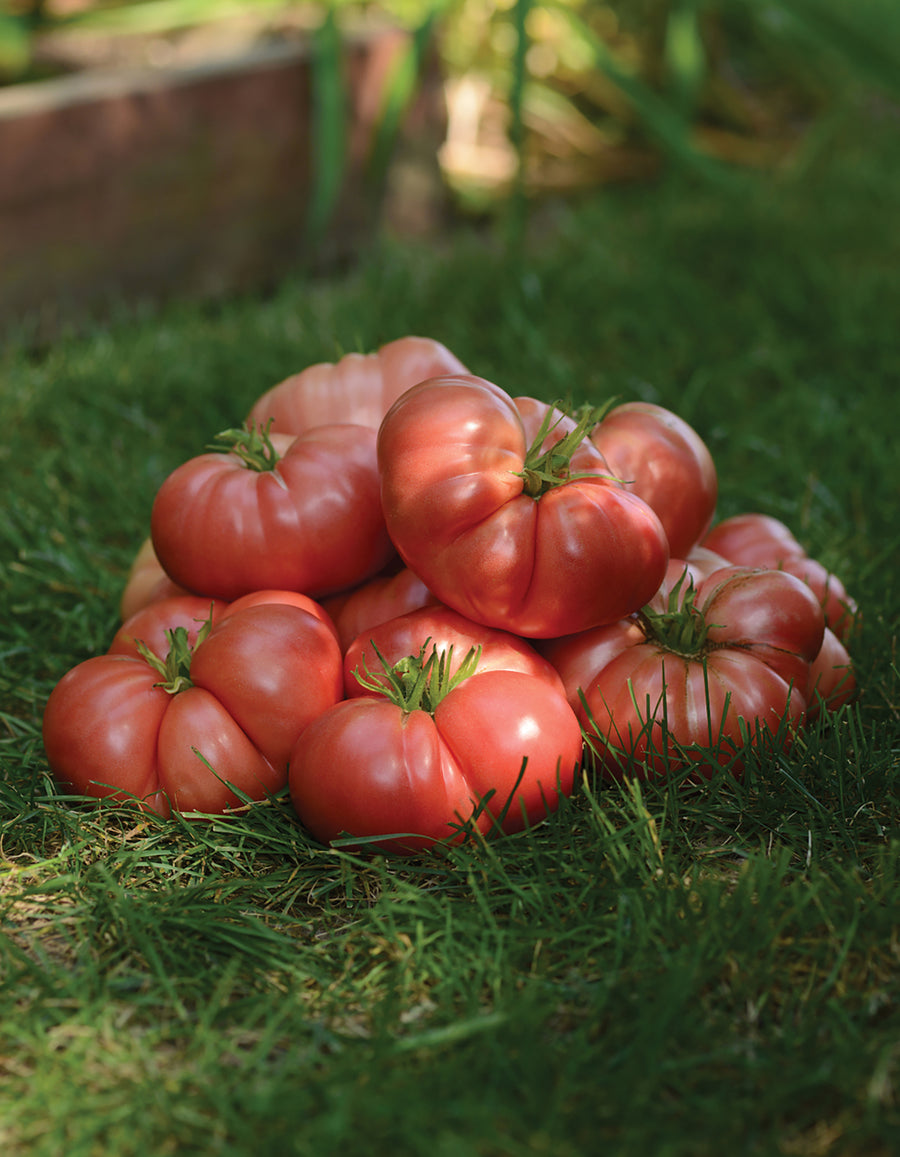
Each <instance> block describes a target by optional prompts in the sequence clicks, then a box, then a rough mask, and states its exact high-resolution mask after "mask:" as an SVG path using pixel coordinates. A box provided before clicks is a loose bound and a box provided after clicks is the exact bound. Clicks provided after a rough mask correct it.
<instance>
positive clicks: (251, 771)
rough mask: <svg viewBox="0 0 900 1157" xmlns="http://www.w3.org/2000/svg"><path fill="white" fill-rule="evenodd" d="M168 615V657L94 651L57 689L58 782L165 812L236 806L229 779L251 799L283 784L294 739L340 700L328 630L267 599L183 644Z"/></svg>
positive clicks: (49, 716) (54, 748) (52, 709)
mask: <svg viewBox="0 0 900 1157" xmlns="http://www.w3.org/2000/svg"><path fill="white" fill-rule="evenodd" d="M132 621H133V620H132ZM173 622H174V623H176V627H177V629H175V630H173V632H172V635H171V636H170V640H169V641H170V642H171V643H172V646H171V648H170V649H169V650H168V651H167V652H166V653H165V654H164V655H159V656H155V655H153V654H152V652H151V653H148V654H147V655H144V656H142V655H135V654H132V653H124V652H123V653H111V654H106V655H99V656H95V657H94V658H92V659H87V660H86V661H85V662H83V663H79V664H78V666H76V667H73V668H72V670H71V671H69V672H68V673H67V674H66V675H64V676H63V678H62V679H61V680H60V681H59V682H58V683H57V685H56V686H55V687H54V689H53V691H52V692H51V694H50V697H49V699H48V701H47V705H46V708H45V711H44V720H43V734H44V746H45V749H46V752H47V758H48V760H49V763H50V767H51V769H52V771H53V773H54V775H55V777H56V779H57V781H58V782H59V783H60V784H61V785H62V786H64V787H65V788H67V789H70V790H72V791H75V792H77V793H79V794H83V795H89V796H94V797H96V798H102V797H104V796H112V797H114V798H116V799H125V798H129V797H132V798H134V799H135V800H137V801H139V802H140V806H142V807H143V808H144V809H146V810H148V811H155V812H158V813H159V814H161V815H163V816H168V815H169V814H171V812H173V811H177V812H182V813H188V812H206V813H222V812H226V811H228V810H231V809H233V808H235V807H239V806H241V804H242V800H241V798H240V796H239V795H237V794H236V793H235V791H233V790H232V788H231V787H230V786H229V784H231V785H233V786H234V788H236V789H237V791H239V792H242V793H243V794H244V795H246V796H248V797H249V798H250V799H251V800H262V799H264V798H266V796H267V795H270V794H272V793H274V792H277V791H279V790H280V789H281V788H283V787H284V785H285V783H286V782H287V761H288V756H289V754H290V751H291V748H292V747H293V745H294V743H295V742H296V740H297V737H298V736H299V735H300V734H301V733H302V731H303V730H304V728H305V727H307V726H308V725H309V724H310V723H311V722H312V721H313V720H314V719H316V718H317V717H318V716H319V715H321V714H322V712H323V711H325V710H326V709H327V708H328V707H331V706H332V705H333V704H334V703H336V702H337V701H338V700H339V699H340V698H341V691H342V686H341V656H340V648H339V647H338V644H337V640H336V638H335V636H334V634H333V632H332V630H331V629H330V628H329V626H328V625H327V624H326V623H324V622H322V621H321V620H320V619H318V618H316V617H315V616H314V615H312V614H310V613H309V612H308V611H306V610H304V609H302V608H300V607H296V606H290V605H287V604H276V603H273V604H270V605H262V606H253V607H247V608H245V609H243V610H241V611H239V612H235V613H234V614H231V615H224V616H221V617H219V619H218V621H217V622H216V623H215V625H213V626H212V628H211V630H210V631H209V633H208V634H207V635H206V636H205V637H203V636H202V635H201V636H200V639H199V641H198V642H197V643H196V644H195V646H194V647H193V648H190V647H189V646H188V644H187V631H186V630H185V628H184V626H183V625H182V624H181V620H180V619H179V617H178V615H177V614H176V615H174V616H173Z"/></svg>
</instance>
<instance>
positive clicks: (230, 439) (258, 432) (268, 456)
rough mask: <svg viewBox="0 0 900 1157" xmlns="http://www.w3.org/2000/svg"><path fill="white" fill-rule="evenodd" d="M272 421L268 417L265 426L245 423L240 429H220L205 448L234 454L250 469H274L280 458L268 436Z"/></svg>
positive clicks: (260, 470)
mask: <svg viewBox="0 0 900 1157" xmlns="http://www.w3.org/2000/svg"><path fill="white" fill-rule="evenodd" d="M272 422H273V419H272V418H270V419H269V420H268V422H267V423H266V425H265V428H263V427H262V426H250V425H247V426H244V427H242V428H241V429H232V430H222V431H221V433H219V434H216V435H215V437H214V438H213V441H212V443H211V444H210V445H209V446H208V447H207V449H209V450H213V451H215V452H216V453H219V454H236V455H237V457H238V458H240V460H241V461H242V462H243V463H244V465H245V466H246V467H247V468H248V469H250V470H257V471H259V472H260V473H262V472H263V471H265V470H274V469H275V467H276V466H277V465H278V463H279V461H280V460H281V455H280V454H279V453H278V451H277V450H276V449H275V447H274V446H273V444H272V439H271V438H270V437H269V430H270V429H271V426H272ZM217 443H218V444H217Z"/></svg>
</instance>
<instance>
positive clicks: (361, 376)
mask: <svg viewBox="0 0 900 1157" xmlns="http://www.w3.org/2000/svg"><path fill="white" fill-rule="evenodd" d="M464 373H466V368H465V366H464V365H463V364H462V362H461V361H460V360H459V358H457V357H456V356H455V355H454V354H452V353H451V352H450V351H449V350H448V349H447V348H446V347H445V346H443V345H441V343H440V342H437V341H434V340H433V339H432V338H427V337H401V338H397V339H396V340H395V341H392V342H388V343H387V345H383V346H382V347H381V349H379V350H378V351H377V352H376V353H371V354H359V353H348V354H345V355H344V356H343V357H342V358H341V359H340V361H338V362H337V363H333V362H320V363H318V364H317V365H314V366H308V367H307V368H306V369H305V370H301V371H300V373H298V374H292V375H291V377H289V378H286V379H285V380H284V381H283V382H279V383H278V385H276V386H273V387H272V389H270V390H267V391H266V393H264V394H263V395H262V397H261V398H259V399H258V401H257V402H256V403H255V404H254V406H253V408H252V409H251V411H250V414H249V416H248V419H247V420H248V422H249V424H250V425H251V426H265V425H266V423H267V422H268V421H269V420H270V419H271V421H272V430H273V431H277V432H279V433H283V434H302V433H304V432H305V431H306V430H308V429H310V428H311V427H313V426H323V425H329V424H330V423H332V422H354V423H356V424H358V425H361V426H371V427H372V428H373V429H377V428H378V425H379V423H380V422H381V419H382V418H383V417H384V415H385V413H386V412H387V410H388V408H389V406H390V405H391V403H392V402H394V401H395V399H396V398H399V397H400V395H401V394H402V393H403V392H404V390H407V389H409V387H410V386H414V385H415V384H416V382H421V381H424V380H425V378H431V377H435V376H436V375H438V374H464Z"/></svg>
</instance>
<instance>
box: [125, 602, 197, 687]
mask: <svg viewBox="0 0 900 1157" xmlns="http://www.w3.org/2000/svg"><path fill="white" fill-rule="evenodd" d="M211 629H212V613H210V616H209V618H208V619H207V620H206V622H205V623H204V624H203V626H202V627H201V628H200V630H199V632H198V633H197V639H196V642H195V643H194V646H193V647H192V646H191V643H190V636H189V635H188V632H187V628H186V627H175V628H174V630H168V631H166V639H167V640H168V643H169V650H168V651H167V652H166V657H165V659H160V657H159V655H156V654H154V653H153V651H151V650H150V648H149V647H148V646H147V644H146V643H144V642H143V641H142V640H141V639H136V640H135V646H136V647H137V649H138V651H139V653H140V655H141V658H143V659H144V660H145V662H147V663H149V664H150V666H151V667H152V668H153V670H154V671H157V672H158V673H159V674H160V675H162V679H161V680H160V682H159V683H154V684H153V686H154V687H161V688H162V689H163V690H164V691H166V692H168V694H169V695H177V694H178V693H179V691H186V690H187V688H188V687H193V685H194V684H193V683H192V682H191V659H192V658H193V655H194V649H195V648H196V647H197V646H199V645H200V643H202V642H203V640H204V639H205V638H206V636H207V635H208V634H209V632H210V630H211Z"/></svg>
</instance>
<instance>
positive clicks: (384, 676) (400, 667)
mask: <svg viewBox="0 0 900 1157" xmlns="http://www.w3.org/2000/svg"><path fill="white" fill-rule="evenodd" d="M371 643H372V647H373V648H374V650H375V655H376V657H377V659H378V662H379V663H380V664H381V670H380V671H375V672H373V671H371V670H370V669H369V667H368V666H367V664H366V662H365V659H363V663H362V666H363V668H364V669H363V670H360V668H359V667H356V668H354V671H353V674H354V676H355V678H356V680H357V681H358V682H359V684H360V685H361V686H362V687H365V689H366V690H367V691H372V692H374V693H375V694H378V695H383V696H384V697H385V698H386V699H389V700H390V701H391V702H392V703H394V704H396V705H397V706H398V707H399V708H400V709H401V710H402V711H404V712H406V713H407V714H409V713H410V712H412V711H427V712H428V714H429V715H433V714H434V712H435V711H436V710H437V706H438V704H439V703H440V701H441V700H442V699H443V698H444V697H445V696H446V695H449V694H450V692H451V691H452V690H453V689H454V687H458V686H459V684H460V683H462V682H463V681H464V680H465V679H468V678H469V677H470V676H471V675H474V674H475V670H476V668H477V666H478V660H479V659H480V658H481V647H472V648H471V649H470V650H469V651H468V653H467V654H466V657H465V658H464V659H463V661H462V663H460V665H459V668H458V670H457V671H456V672H455V673H454V674H452V675H451V674H450V665H451V663H452V661H453V648H452V647H448V648H447V650H446V651H441V650H439V649H438V647H437V646H436V645H432V646H431V650H430V651H429V650H428V648H429V644H431V639H430V638H428V639H426V640H425V642H424V643H423V644H422V646H421V648H420V650H419V653H418V654H417V655H406V656H404V658H402V659H398V660H397V662H396V663H394V664H393V665H391V664H390V663H388V661H387V659H385V657H384V655H382V653H381V651H379V649H378V647H377V645H376V644H375V641H374V639H373V640H371Z"/></svg>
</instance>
